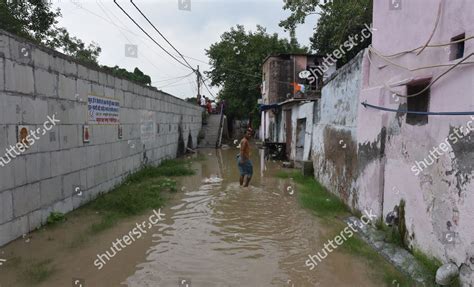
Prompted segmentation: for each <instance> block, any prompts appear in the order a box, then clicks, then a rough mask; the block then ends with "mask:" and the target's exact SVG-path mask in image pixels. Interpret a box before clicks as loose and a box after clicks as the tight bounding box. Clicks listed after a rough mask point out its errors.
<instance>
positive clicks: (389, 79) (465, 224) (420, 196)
mask: <svg viewBox="0 0 474 287" xmlns="http://www.w3.org/2000/svg"><path fill="white" fill-rule="evenodd" d="M438 5H439V1H438V0H436V1H435V0H409V1H402V6H401V9H400V10H391V9H390V7H389V1H378V0H375V1H374V16H373V27H374V31H373V47H374V48H375V49H376V50H378V51H379V52H380V53H381V54H385V55H388V54H394V53H398V52H400V51H405V50H410V49H413V48H416V47H419V46H422V45H424V44H425V43H426V41H427V40H428V38H429V36H430V34H431V32H432V30H433V27H434V25H435V22H436V18H437V13H438ZM461 33H465V34H466V37H469V36H474V1H471V0H455V1H450V0H446V1H444V8H443V9H442V13H441V16H440V21H439V25H438V28H437V30H436V32H435V33H434V35H433V38H432V40H431V43H432V44H439V43H447V42H450V40H451V38H452V37H455V36H457V35H459V34H461ZM450 50H451V49H450V47H449V46H447V47H440V48H426V49H425V50H424V51H423V53H422V54H421V55H418V56H417V55H416V53H409V54H406V55H403V56H400V57H395V58H391V60H392V61H393V62H395V63H397V64H399V65H403V66H406V67H410V68H416V67H422V66H431V65H439V64H453V63H457V62H459V61H460V59H459V60H454V61H450V60H449V58H450V54H449V52H450ZM471 53H474V39H473V40H470V41H467V42H466V43H465V52H464V57H466V56H468V55H469V54H471ZM369 54H370V61H369V57H368V55H369ZM468 61H472V62H474V56H473V57H471V58H470V59H469V60H468ZM448 68H449V66H445V67H438V68H428V69H422V70H418V71H407V70H404V69H402V68H400V67H396V66H395V65H393V64H389V63H387V62H386V61H384V60H383V59H382V58H381V57H379V56H377V55H375V54H374V53H368V52H366V55H365V59H364V73H363V74H364V75H363V76H364V78H365V79H364V80H363V82H364V87H363V89H362V91H361V94H360V101H361V102H363V101H367V102H368V103H370V104H373V105H378V106H383V107H386V108H392V109H406V108H407V106H406V103H407V100H406V99H405V98H399V99H398V97H395V98H392V97H391V93H390V92H389V91H388V90H387V89H386V87H385V85H387V84H394V83H399V82H401V83H403V84H399V85H394V86H393V87H394V88H393V89H394V90H396V91H398V92H400V93H402V94H406V93H407V91H406V83H407V82H410V81H413V80H416V79H422V78H431V77H432V78H435V77H437V76H438V75H439V74H441V73H443V72H444V71H446V70H447V69H448ZM473 93H474V64H467V65H463V66H461V67H457V68H456V69H455V70H453V71H452V72H450V73H448V74H447V75H446V76H445V77H443V78H442V79H441V80H439V81H438V82H437V83H435V84H434V85H433V86H432V87H431V96H430V102H429V109H428V111H433V112H449V111H474V94H473ZM396 99H397V100H396ZM358 115H359V117H358V123H357V126H358V129H357V138H358V145H359V152H360V149H361V146H364V145H365V146H366V147H367V146H372V147H377V146H379V147H380V146H381V141H380V139H383V138H385V140H386V143H385V157H384V158H378V159H374V160H372V161H371V162H368V163H367V164H366V165H365V166H363V168H362V169H361V170H359V179H358V188H359V192H360V195H359V208H361V209H363V208H367V207H368V208H372V209H374V210H379V211H380V212H382V215H383V216H384V217H385V215H386V214H387V213H388V212H390V211H391V210H392V209H393V207H394V206H395V205H397V204H399V202H400V200H402V199H403V200H405V201H406V208H405V212H406V217H405V220H406V225H407V228H408V232H409V234H410V242H411V245H412V246H413V247H414V248H416V249H420V250H422V251H423V252H425V253H427V254H432V255H434V256H436V257H438V258H439V259H442V260H443V261H444V262H448V261H453V262H454V263H456V264H457V265H458V266H461V264H465V265H466V266H467V267H469V268H470V269H471V270H474V180H473V175H474V160H473V159H474V131H472V132H471V133H470V134H469V135H467V136H465V137H464V138H463V139H462V140H461V139H460V140H459V141H458V142H457V143H453V144H452V148H449V151H447V152H444V153H443V155H441V156H438V157H439V160H437V161H436V162H435V163H434V164H432V165H431V166H429V167H428V168H426V169H424V170H423V172H421V173H419V174H418V175H415V173H414V172H413V171H412V166H413V165H414V164H415V162H416V161H423V159H425V158H427V157H428V156H429V152H430V150H431V149H432V148H433V147H437V146H439V145H440V144H441V143H442V142H443V141H445V139H446V138H447V137H448V136H449V135H450V133H453V129H454V128H459V127H460V126H466V124H467V122H468V121H470V120H471V117H470V116H429V118H428V123H427V124H426V125H422V126H417V125H409V124H407V123H406V116H405V114H399V115H398V116H397V114H396V113H392V112H384V111H378V110H374V109H370V108H364V107H362V106H360V107H359V111H358ZM382 128H385V130H384V132H386V134H385V133H384V132H383V130H382ZM447 232H454V234H455V237H454V240H452V241H451V242H450V241H449V240H451V239H449V238H446V233H447ZM450 238H451V237H450ZM467 277H470V279H464V282H465V284H467V282H469V283H470V284H474V279H472V278H473V277H474V273H472V272H471V273H470V274H469V275H468V276H467ZM467 277H466V278H467ZM469 280H470V281H469ZM466 286H468V285H466Z"/></svg>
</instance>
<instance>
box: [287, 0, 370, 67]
mask: <svg viewBox="0 0 474 287" xmlns="http://www.w3.org/2000/svg"><path fill="white" fill-rule="evenodd" d="M372 5H373V0H332V1H329V2H328V3H327V4H321V1H320V0H309V1H307V0H293V1H286V4H285V6H284V9H287V10H290V11H291V15H290V16H289V17H288V18H287V19H285V20H283V21H281V22H280V26H282V27H284V28H285V29H288V30H293V29H295V27H296V26H297V25H298V24H301V23H304V22H305V19H306V17H307V16H309V15H313V14H319V15H320V18H319V20H318V24H317V26H316V27H315V33H314V35H313V37H312V38H311V48H312V49H313V50H315V51H316V53H318V54H321V55H327V54H331V53H332V52H333V51H335V50H337V49H339V47H340V46H341V45H343V43H344V42H346V41H347V40H349V39H350V37H351V36H354V35H360V33H361V31H362V30H363V29H364V28H365V26H364V24H367V25H369V26H370V24H371V23H372ZM359 37H360V38H362V36H359ZM355 43H357V44H358V45H357V46H355V47H354V48H353V49H351V50H350V51H346V52H347V53H346V54H345V55H344V56H343V57H342V58H341V59H340V60H339V61H338V63H337V64H338V66H342V65H344V64H345V63H347V62H348V61H349V60H351V59H352V58H354V56H355V55H357V54H358V53H359V52H360V51H361V50H363V49H364V48H366V47H367V46H368V45H369V44H370V43H371V39H366V40H365V41H364V42H363V43H359V42H358V41H355Z"/></svg>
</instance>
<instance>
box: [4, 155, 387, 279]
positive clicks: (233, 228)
mask: <svg viewBox="0 0 474 287" xmlns="http://www.w3.org/2000/svg"><path fill="white" fill-rule="evenodd" d="M237 152H238V151H237V149H236V148H235V147H232V148H229V149H223V150H214V149H212V150H211V149H209V150H200V153H203V154H205V155H206V159H205V160H201V161H193V164H192V165H193V168H194V169H195V170H196V174H195V175H194V176H189V177H183V178H179V179H178V183H179V184H178V191H179V192H178V193H176V194H174V195H173V197H172V198H171V199H170V200H169V201H168V202H167V203H166V205H165V207H163V208H162V209H161V212H162V213H164V214H165V215H164V216H163V220H162V221H160V222H158V223H157V224H156V226H153V227H151V228H150V229H148V230H147V233H146V234H145V235H144V236H143V237H142V238H140V239H138V240H137V241H135V242H133V243H132V244H131V245H130V246H128V247H127V248H125V249H123V250H122V251H120V252H118V253H117V254H116V255H115V256H114V257H113V258H111V260H110V261H108V262H107V263H106V264H105V266H104V267H103V268H102V269H101V270H98V268H97V267H96V266H94V261H95V260H96V259H97V254H101V253H105V251H106V250H110V247H111V245H112V242H113V241H115V240H116V239H117V238H121V237H122V236H123V235H126V234H128V233H129V232H130V231H131V230H132V229H133V228H134V227H135V226H136V225H135V224H136V223H137V222H142V221H143V220H147V219H148V217H149V216H150V215H151V214H152V211H150V212H149V213H147V214H144V215H143V216H140V217H134V218H129V219H127V220H123V221H121V222H120V223H119V224H117V225H116V226H114V227H113V228H111V229H108V230H106V231H105V232H103V233H99V234H97V235H95V236H94V237H93V238H92V240H89V241H87V242H85V243H84V244H82V245H81V246H79V247H76V248H74V247H70V246H68V244H67V242H71V241H73V240H74V238H75V237H78V236H80V232H81V230H85V229H86V228H87V226H88V224H89V223H90V220H92V218H93V217H94V216H96V215H94V214H81V212H78V214H76V215H71V216H70V217H69V218H68V221H67V223H65V224H64V225H63V226H59V227H57V228H50V229H49V230H46V231H38V232H34V233H32V234H30V235H27V236H26V237H25V238H20V239H18V240H16V241H15V242H13V243H11V244H9V245H7V246H5V247H3V248H1V249H0V257H2V258H7V260H10V261H11V262H10V263H9V264H6V265H5V266H3V267H1V266H0V286H1V287H10V286H27V285H24V284H23V283H22V281H21V280H19V277H21V274H20V276H19V274H18V270H17V268H20V267H19V266H22V265H25V264H28V263H30V262H37V263H40V264H41V262H45V264H46V263H47V264H50V265H52V266H54V272H52V273H51V274H50V275H49V276H48V277H47V278H46V279H45V280H44V281H42V282H41V283H40V284H38V285H37V286H45V287H46V286H47V287H51V286H58V287H64V286H79V283H78V284H77V285H74V283H73V281H74V280H82V281H81V282H85V284H84V285H83V286H84V287H86V286H87V287H91V286H99V287H102V286H189V287H200V286H203V287H211V286H216V287H217V286H252V287H253V286H294V287H299V286H322V287H323V286H324V287H325V286H363V287H370V286H381V285H382V284H381V283H380V282H379V281H374V280H376V279H373V278H375V276H373V275H374V274H373V272H375V271H373V270H372V268H370V267H369V266H368V265H367V264H366V263H365V262H364V261H363V260H362V259H361V258H358V257H355V256H353V255H351V254H350V253H346V252H343V251H340V250H336V251H335V252H332V253H330V254H329V256H328V257H327V258H326V259H325V260H324V261H323V262H321V263H320V264H319V266H317V267H316V269H314V270H312V271H310V270H309V268H308V267H306V266H305V261H306V260H307V259H308V254H315V253H316V252H318V251H321V249H322V248H323V244H324V243H325V242H326V240H327V238H328V234H331V232H334V230H331V228H332V227H331V226H330V225H327V224H323V222H322V221H321V219H318V218H317V217H315V216H314V215H312V214H311V212H310V211H308V210H305V209H303V208H301V207H300V206H299V204H298V187H297V186H296V185H295V184H294V183H293V182H292V181H291V179H278V178H276V177H275V176H274V174H275V172H276V171H278V170H279V169H281V168H280V167H279V164H278V163H275V162H272V161H267V162H262V161H261V159H262V158H261V152H259V151H258V150H257V149H255V148H254V149H253V153H252V158H253V162H254V178H253V179H252V182H251V186H250V187H249V188H241V187H240V186H239V184H238V170H237V165H236V154H237ZM337 232H338V231H337ZM22 284H23V285H22ZM186 284H187V285H186Z"/></svg>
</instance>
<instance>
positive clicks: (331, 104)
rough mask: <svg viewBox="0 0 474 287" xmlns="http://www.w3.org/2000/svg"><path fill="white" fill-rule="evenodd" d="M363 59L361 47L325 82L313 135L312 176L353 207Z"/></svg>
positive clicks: (355, 196) (354, 202) (356, 198)
mask: <svg viewBox="0 0 474 287" xmlns="http://www.w3.org/2000/svg"><path fill="white" fill-rule="evenodd" d="M363 59H364V51H361V52H360V53H359V54H358V55H357V56H356V57H355V58H354V59H352V60H351V61H350V62H349V63H347V64H346V65H345V66H343V67H341V68H340V69H339V70H337V72H336V73H334V74H333V75H332V77H331V78H330V79H329V80H328V81H327V82H326V84H325V85H324V87H323V89H322V97H321V104H320V110H319V114H320V119H319V121H318V122H317V123H316V124H315V125H314V127H313V139H312V151H313V155H312V160H313V165H314V173H315V177H316V178H317V179H318V181H319V182H321V183H322V184H323V185H324V186H325V187H326V188H327V189H328V190H329V191H330V192H332V193H334V194H335V195H337V196H338V197H340V198H341V199H342V200H343V201H344V203H346V204H347V205H348V206H350V207H351V208H352V209H357V208H358V194H357V183H356V181H357V176H358V146H357V117H358V106H359V105H360V102H359V94H360V89H361V86H362V81H363V77H362V73H361V70H362V66H363Z"/></svg>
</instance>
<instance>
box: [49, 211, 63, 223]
mask: <svg viewBox="0 0 474 287" xmlns="http://www.w3.org/2000/svg"><path fill="white" fill-rule="evenodd" d="M64 221H66V216H64V213H61V212H51V213H50V214H49V216H48V219H47V220H46V223H47V224H48V225H55V224H57V223H60V222H64Z"/></svg>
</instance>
